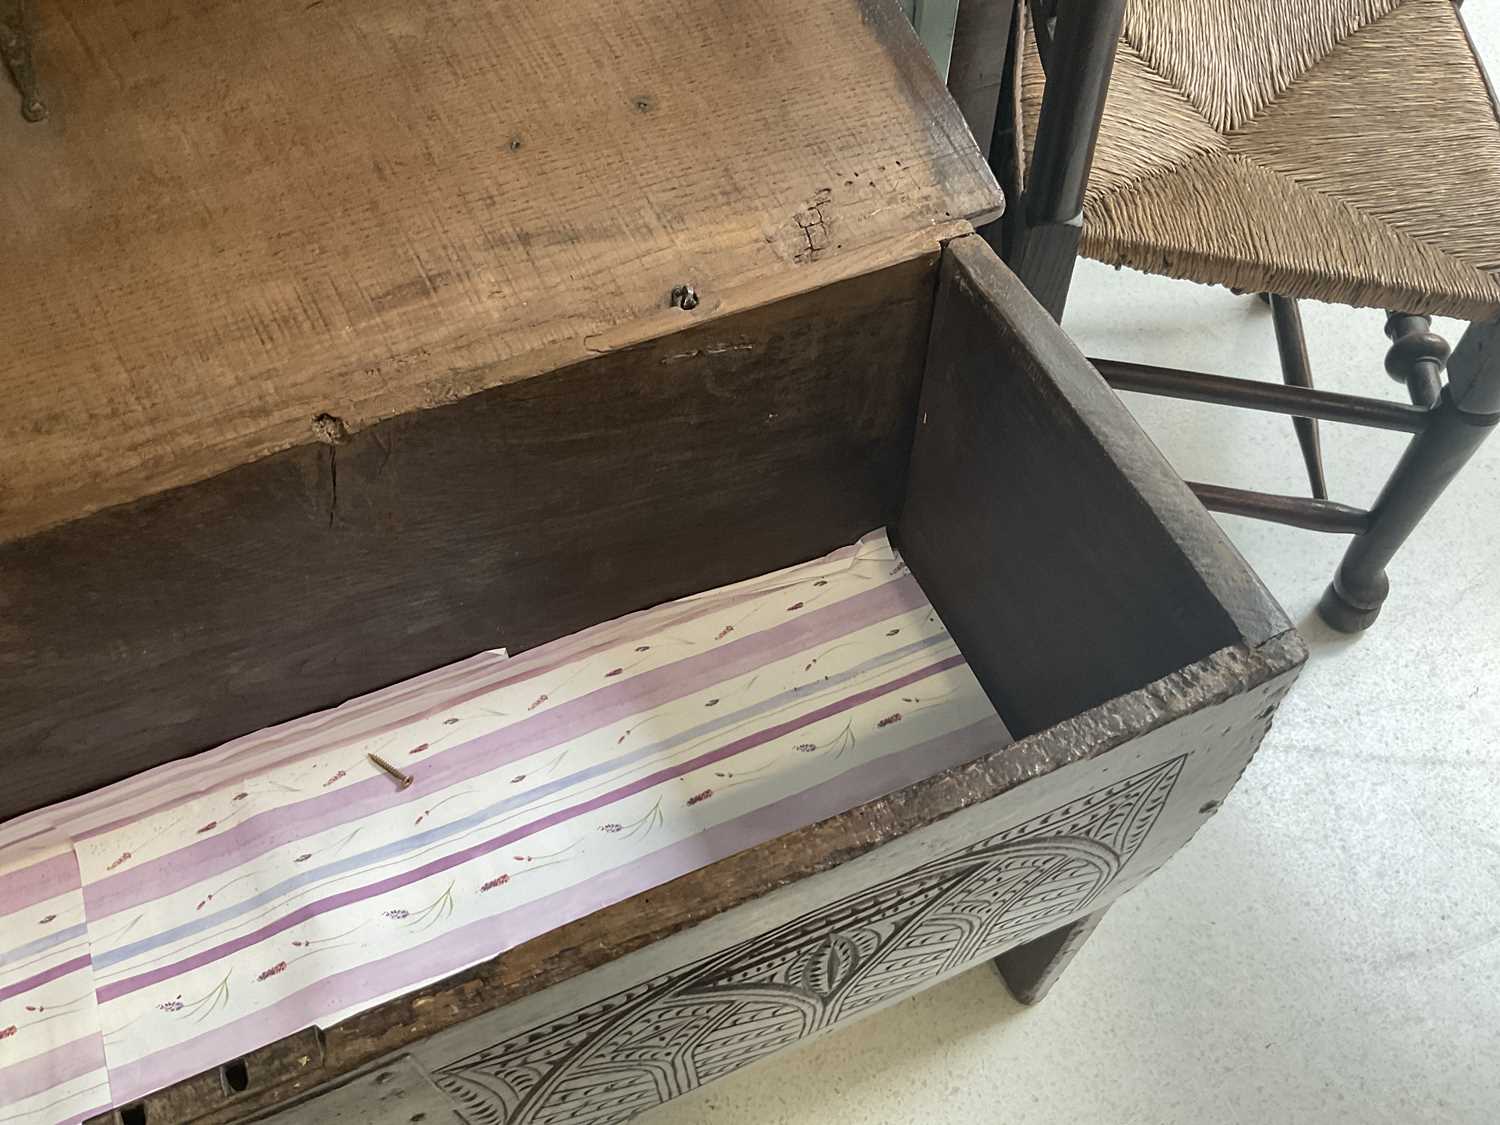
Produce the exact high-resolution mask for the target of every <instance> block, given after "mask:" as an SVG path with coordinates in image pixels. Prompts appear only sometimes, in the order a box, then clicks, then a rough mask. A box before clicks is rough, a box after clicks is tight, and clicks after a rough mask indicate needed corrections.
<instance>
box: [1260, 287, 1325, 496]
mask: <svg viewBox="0 0 1500 1125" xmlns="http://www.w3.org/2000/svg"><path fill="white" fill-rule="evenodd" d="M1266 301H1267V303H1269V304H1270V306H1271V317H1272V321H1273V323H1274V325H1275V328H1276V350H1277V352H1278V353H1279V354H1280V356H1281V378H1282V381H1283V382H1284V383H1286V384H1287V386H1289V387H1311V386H1312V385H1313V380H1312V365H1311V364H1310V363H1308V361H1307V340H1306V338H1305V337H1304V336H1303V335H1302V310H1301V309H1299V308H1298V307H1297V302H1296V300H1295V299H1294V298H1292V297H1281V296H1278V295H1277V294H1275V293H1272V294H1268V295H1267V297H1266ZM1292 425H1293V427H1295V429H1296V431H1297V444H1298V445H1300V446H1301V447H1302V461H1303V463H1304V464H1305V465H1306V466H1307V482H1308V484H1309V485H1310V486H1311V487H1312V494H1313V499H1314V500H1327V499H1328V480H1327V478H1326V477H1325V476H1324V475H1323V444H1322V442H1321V440H1319V437H1318V420H1317V419H1316V418H1293V419H1292Z"/></svg>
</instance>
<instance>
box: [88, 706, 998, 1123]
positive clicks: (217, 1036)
mask: <svg viewBox="0 0 1500 1125" xmlns="http://www.w3.org/2000/svg"><path fill="white" fill-rule="evenodd" d="M1010 742H1011V738H1010V735H1009V734H1008V733H1007V731H1006V729H1005V725H1004V724H1003V723H1002V722H1001V721H1000V718H999V716H995V715H991V716H988V717H986V718H984V719H982V720H980V721H979V722H977V723H974V724H971V725H970V726H968V727H965V728H963V729H961V730H958V731H953V732H951V733H948V734H944V735H940V736H939V737H937V738H934V739H931V740H929V741H928V742H925V743H923V744H921V745H918V746H913V747H910V748H908V749H906V750H904V751H901V752H900V753H896V754H890V755H887V756H886V757H884V758H880V759H877V760H876V761H874V762H870V763H867V764H865V765H863V766H860V767H857V768H856V769H853V770H849V771H848V772H846V773H844V774H841V775H839V776H838V777H834V778H831V779H830V780H828V781H825V782H823V783H821V784H819V785H816V786H813V787H812V788H810V789H806V790H804V791H802V792H800V793H796V794H793V795H791V796H788V797H785V798H783V799H782V800H780V801H777V802H775V803H773V804H770V805H767V806H765V807H763V808H758V809H753V810H751V811H750V812H747V813H744V814H743V815H741V816H739V817H736V818H735V819H733V820H728V821H725V822H724V823H722V824H718V825H715V826H714V827H712V828H710V829H708V830H707V831H706V832H703V833H701V834H699V835H697V836H693V837H690V838H688V839H686V840H680V841H678V842H677V843H675V844H671V845H668V846H667V847H665V848H662V849H660V850H658V851H656V852H653V853H651V854H650V855H647V856H645V857H643V858H641V859H639V860H636V861H634V862H632V863H630V864H628V865H626V866H625V867H623V868H620V869H617V870H614V871H606V872H602V873H600V874H598V875H596V876H594V877H593V878H591V879H588V880H586V881H584V882H582V883H579V884H577V885H574V886H570V887H567V888H564V889H563V890H560V891H557V892H554V893H553V894H551V895H547V896H545V897H543V898H541V899H538V900H536V901H534V902H530V903H527V904H525V905H524V906H521V907H517V908H516V909H514V910H510V911H507V912H505V913H502V914H497V915H494V916H492V917H489V918H484V919H480V920H478V921H475V922H471V923H469V924H468V925H466V926H463V927H461V928H459V929H457V930H454V931H452V932H451V933H448V934H444V935H443V936H442V937H439V938H434V939H433V940H432V941H429V942H427V943H426V944H424V945H419V946H416V947H414V948H412V949H407V950H404V951H402V952H400V953H396V954H393V955H392V956H390V957H386V958H383V959H381V960H379V961H373V962H371V963H369V964H366V965H360V966H357V967H355V968H352V969H348V970H345V971H344V972H342V973H335V974H332V975H331V976H328V977H325V978H324V979H322V980H320V981H318V982H317V983H315V984H311V985H308V986H307V987H306V988H304V989H302V990H301V991H299V992H295V993H293V994H292V995H290V996H287V997H285V998H284V999H282V1000H279V1001H277V1002H276V1003H275V1004H273V1005H270V1006H268V1007H266V1008H263V1009H261V1010H260V1011H257V1012H254V1013H252V1014H250V1015H247V1016H242V1017H241V1018H240V1019H238V1020H235V1021H234V1022H233V1023H229V1024H226V1025H224V1026H223V1027H221V1028H217V1029H215V1030H214V1031H211V1032H208V1033H207V1034H205V1035H202V1036H200V1037H198V1038H197V1039H192V1040H188V1041H186V1042H184V1043H181V1044H177V1045H174V1046H173V1047H171V1048H170V1049H167V1050H161V1051H157V1052H155V1053H154V1054H151V1055H147V1056H145V1057H143V1058H140V1059H137V1060H135V1061H133V1062H130V1063H127V1064H125V1065H124V1066H121V1067H119V1068H118V1069H116V1070H115V1071H114V1072H113V1073H112V1074H111V1080H112V1083H113V1088H114V1091H115V1098H116V1101H117V1104H118V1103H122V1102H127V1101H130V1100H132V1099H134V1098H138V1097H141V1096H143V1095H145V1094H149V1093H151V1092H153V1091H155V1090H158V1089H161V1088H162V1087H163V1086H167V1085H170V1084H171V1083H173V1082H176V1081H178V1080H179V1079H181V1078H183V1077H185V1076H187V1075H190V1074H194V1073H197V1072H198V1071H200V1070H204V1069H206V1068H208V1067H211V1066H216V1065H218V1064H219V1063H220V1062H222V1061H223V1060H224V1059H227V1058H234V1057H235V1056H237V1055H241V1054H244V1053H245V1052H246V1051H249V1050H253V1049H254V1048H256V1047H259V1046H262V1045H263V1044H265V1043H268V1042H272V1041H274V1040H276V1039H279V1038H280V1037H282V1036H284V1035H290V1034H291V1033H292V1032H295V1031H300V1030H302V1029H303V1028H305V1027H307V1026H309V1025H311V1024H316V1023H318V1022H319V1021H320V1020H325V1019H326V1018H327V1016H328V1015H329V1014H330V1013H340V1012H350V1011H362V1010H365V1009H366V1008H369V1007H372V1006H373V1005H374V1004H376V1003H379V1002H380V1001H381V1000H382V999H385V998H387V997H391V996H397V995H400V994H401V993H404V992H406V991H409V990H410V989H413V988H418V987H421V986H422V985H425V984H429V983H431V982H432V981H435V980H441V979H442V978H443V977H445V976H448V975H450V974H452V973H455V972H458V971H460V970H462V969H464V968H467V967H468V966H470V965H476V964H479V963H480V962H482V961H486V960H489V959H490V958H492V957H496V956H498V955H500V954H502V953H504V952H505V951H506V950H509V949H513V948H515V947H516V946H518V945H520V944H521V943H523V942H526V941H530V940H531V939H532V938H534V937H537V936H538V935H540V934H543V933H546V932H548V931H550V930H554V929H556V928H557V927H559V926H562V925H564V924H566V923H568V922H571V921H574V920H576V919H578V918H582V917H585V916H586V915H588V914H592V913H593V912H594V911H596V910H602V909H604V908H605V907H607V906H613V905H614V904H615V903H618V902H623V901H624V900H625V899H627V898H630V897H631V896H632V895H637V894H641V893H643V892H645V891H649V890H651V889H653V888H655V887H659V886H661V885H662V884H664V883H667V882H670V881H671V880H673V879H676V878H678V877H679V876H682V875H685V874H687V873H689V872H691V871H695V870H697V869H698V868H700V867H703V866H706V865H707V864H709V863H713V862H715V861H717V860H720V859H723V858H725V857H726V856H730V855H733V854H734V853H736V852H740V851H743V850H745V849H746V848H751V847H754V846H756V845H757V844H762V843H764V842H765V841H767V840H770V839H773V838H775V837H776V836H779V835H781V834H783V833H785V832H790V831H792V830H793V829H796V828H800V827H803V826H805V825H809V824H814V823H816V822H818V821H820V820H823V819H826V818H827V817H830V816H836V815H838V814H839V813H842V812H846V811H848V810H849V809H851V808H855V807H857V806H858V805H861V804H864V803H865V802H867V801H872V800H874V799H876V798H877V797H881V796H884V795H885V794H887V793H891V792H894V791H895V790H897V789H900V788H902V787H904V786H907V785H911V784H913V783H915V782H917V781H920V780H921V779H923V778H926V777H931V776H932V775H933V774H935V773H939V772H941V771H943V770H945V769H949V768H951V767H953V766H956V765H961V764H962V763H964V762H968V761H972V760H973V759H975V758H977V757H979V756H980V755H981V754H984V753H988V752H993V751H995V750H999V749H1002V748H1003V747H1005V746H1007V745H1009V743H1010Z"/></svg>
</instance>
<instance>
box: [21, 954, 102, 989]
mask: <svg viewBox="0 0 1500 1125" xmlns="http://www.w3.org/2000/svg"><path fill="white" fill-rule="evenodd" d="M89 965H90V961H89V955H88V954H87V953H85V954H83V956H81V957H74V958H73V959H72V960H71V961H63V962H62V963H61V964H57V965H53V966H52V967H51V968H50V969H43V970H42V971H41V972H39V973H36V974H34V975H32V976H29V977H25V978H23V979H21V980H18V981H16V982H15V983H13V984H7V985H6V986H5V987H3V988H0V1000H9V999H10V998H11V997H12V996H20V995H21V994H22V993H23V992H30V991H31V990H32V989H33V988H41V987H42V985H44V984H51V983H52V982H53V981H55V980H57V979H58V978H60V977H65V976H67V975H68V974H69V973H76V972H78V970H79V969H87V968H88V967H89Z"/></svg>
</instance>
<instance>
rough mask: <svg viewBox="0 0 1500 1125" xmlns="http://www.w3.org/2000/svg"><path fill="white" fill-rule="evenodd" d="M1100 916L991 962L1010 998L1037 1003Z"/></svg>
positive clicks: (1099, 913)
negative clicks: (1008, 991)
mask: <svg viewBox="0 0 1500 1125" xmlns="http://www.w3.org/2000/svg"><path fill="white" fill-rule="evenodd" d="M1103 917H1104V911H1103V910H1099V911H1096V912H1094V913H1093V914H1088V915H1085V916H1084V917H1082V918H1080V919H1078V921H1076V922H1072V923H1069V924H1068V925H1066V926H1062V927H1060V928H1058V929H1056V930H1051V931H1049V932H1048V933H1045V934H1043V935H1042V936H1041V937H1038V938H1032V939H1031V940H1030V941H1028V942H1026V943H1025V944H1024V945H1018V946H1016V947H1015V948H1014V949H1009V950H1006V951H1005V952H1004V953H1002V954H1000V956H998V957H996V958H995V960H994V961H993V962H992V963H993V964H994V966H995V971H996V972H998V973H999V974H1000V979H1001V980H1003V981H1004V982H1005V987H1006V988H1008V989H1009V990H1010V994H1011V995H1012V996H1014V997H1015V998H1016V999H1017V1000H1019V1001H1020V1002H1021V1003H1023V1004H1036V1003H1038V1002H1040V1001H1041V999H1042V998H1043V997H1044V996H1046V995H1047V993H1048V991H1049V990H1050V989H1051V988H1052V986H1053V985H1054V984H1056V983H1057V978H1058V977H1060V976H1062V972H1063V970H1064V969H1066V968H1067V967H1068V963H1069V962H1070V961H1072V960H1073V957H1074V955H1075V954H1076V953H1077V952H1078V951H1079V950H1080V949H1082V948H1083V943H1084V942H1085V941H1087V940H1088V936H1089V935H1090V934H1091V933H1093V932H1094V927H1095V926H1097V925H1098V924H1099V920H1100V919H1101V918H1103Z"/></svg>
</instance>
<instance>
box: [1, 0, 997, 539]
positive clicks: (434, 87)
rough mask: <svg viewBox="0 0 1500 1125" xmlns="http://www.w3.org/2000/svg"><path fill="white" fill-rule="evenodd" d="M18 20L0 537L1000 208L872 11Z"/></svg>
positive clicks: (907, 48)
mask: <svg viewBox="0 0 1500 1125" xmlns="http://www.w3.org/2000/svg"><path fill="white" fill-rule="evenodd" d="M36 7H37V19H36V23H37V32H36V43H35V57H36V64H37V68H38V72H39V77H40V81H41V83H42V85H43V88H44V93H45V97H46V101H47V104H48V106H49V108H50V110H51V115H50V117H49V119H48V120H47V121H45V122H42V123H38V124H30V123H27V122H24V121H22V120H21V119H20V117H19V115H18V114H16V113H10V112H4V113H0V154H3V160H0V164H3V171H0V263H3V265H4V268H3V270H0V401H3V402H4V403H5V409H4V410H3V411H0V542H4V541H6V540H10V539H15V538H18V537H21V536H23V535H26V534H28V533H31V532H35V531H37V530H39V529H42V528H45V527H48V526H52V525H55V524H58V523H61V522H64V521H67V520H69V519H73V518H75V517H78V516H80V515H82V514H85V513H88V512H91V511H94V510H97V509H100V508H103V507H107V506H110V505H114V504H119V503H122V502H125V501H130V500H134V499H138V498H141V497H145V496H150V495H154V494H156V493H158V492H160V491H162V490H164V489H166V488H170V487H173V486H177V485H182V484H185V483H188V482H191V481H196V480H201V479H203V478H206V477H209V476H212V475H214V474H216V473H219V472H222V471H224V470H226V469H230V468H233V467H235V466H239V465H242V464H245V463H247V462H249V461H253V460H255V459H257V458H259V457H263V456H265V455H266V454H269V453H272V452H275V451H278V450H283V449H287V448H290V447H293V446H308V445H309V444H310V443H311V442H313V440H314V438H315V436H316V435H315V431H314V425H315V423H314V420H315V419H316V418H318V417H319V416H320V415H323V414H329V415H333V416H336V417H337V418H339V419H341V420H342V422H343V424H344V425H345V426H346V427H347V428H348V429H349V430H350V431H357V430H359V429H361V428H363V427H365V426H367V425H369V424H370V423H372V422H374V421H376V420H379V419H383V418H389V417H392V416H395V415H400V414H404V413H408V412H410V411H413V410H417V409H421V408H426V407H432V406H435V405H440V404H443V403H447V402H452V401H454V400H456V399H460V398H463V397H465V396H467V395H470V394H473V393H475V392H477V391H481V390H484V389H486V388H488V387H492V386H495V385H498V384H501V383H506V382H510V381H515V380H519V379H523V378H526V377H529V376H532V375H535V374H538V373H540V372H544V371H549V370H552V369H555V368H557V367H559V366H562V365H564V364H566V363H569V362H573V361H576V360H579V359H581V358H584V357H587V356H588V355H590V354H592V353H593V352H594V351H595V350H597V348H598V347H599V346H600V345H599V341H600V340H601V339H604V338H609V337H611V336H612V335H618V334H620V333H622V332H623V333H625V334H626V335H629V334H630V333H631V326H632V325H636V324H638V323H640V322H642V321H649V320H652V318H655V317H657V316H659V314H660V313H662V312H663V311H666V310H667V308H668V301H669V294H670V292H671V290H672V288H673V287H674V286H676V285H679V284H691V285H693V286H694V287H695V289H696V290H697V291H698V292H699V294H701V296H702V304H701V306H700V308H699V309H698V310H696V311H695V312H694V313H693V314H692V315H693V316H695V317H697V318H699V319H704V318H708V317H711V316H713V315H714V312H715V309H716V308H717V307H718V306H719V303H720V302H721V300H722V299H723V295H724V294H725V293H726V292H728V291H729V290H731V289H735V288H743V287H745V286H748V285H758V286H760V287H761V292H762V293H764V294H768V295H770V296H775V295H776V294H778V293H779V294H781V295H785V294H787V293H791V292H796V291H799V290H801V289H804V288H807V287H808V285H809V281H810V277H809V274H808V267H809V266H810V265H813V264H818V263H830V262H831V263H841V262H843V261H846V260H847V261H849V262H850V263H851V265H854V264H856V259H857V252H859V251H862V250H863V251H866V252H868V251H870V250H871V248H874V247H879V246H880V245H882V244H884V243H885V242H887V241H888V240H890V239H892V238H898V239H899V238H903V237H906V236H909V235H911V234H912V232H914V231H916V230H919V229H922V228H925V227H928V226H931V225H933V224H937V223H944V222H947V221H950V220H954V219H969V220H973V221H975V222H980V221H983V220H985V219H987V218H988V217H990V216H992V215H993V214H994V213H995V212H996V211H997V210H998V208H999V206H1000V197H999V194H998V190H997V188H996V186H995V184H994V181H993V178H992V177H991V175H990V173H989V171H988V169H987V168H986V167H985V164H984V161H983V159H982V158H981V157H980V155H979V152H978V151H977V149H976V148H975V146H974V144H973V142H972V140H971V138H970V137H969V135H968V131H967V129H966V128H965V126H964V123H963V119H962V118H961V116H960V115H959V113H958V111H957V110H956V108H955V107H954V105H953V103H952V101H951V100H950V99H949V98H948V96H947V94H946V92H945V91H944V89H943V87H942V84H941V83H940V82H939V80H938V78H937V76H936V74H935V73H934V72H933V71H932V69H931V65H930V62H929V61H928V60H927V58H926V55H925V53H924V52H923V51H922V48H921V46H920V44H919V43H918V41H917V40H916V38H915V36H914V35H913V34H912V32H911V30H910V28H909V26H907V25H906V23H905V21H904V20H903V19H902V17H901V15H900V12H899V9H898V7H897V5H896V4H895V3H894V0H815V2H811V3H809V2H805V0H735V2H730V0H717V2H705V3H686V4H666V3H661V2H659V0H612V2H610V3H557V2H555V0H506V2H501V0H358V2H351V0H311V2H309V0H259V2H257V3H239V2H231V0H203V2H195V3H191V4H188V3H180V2H176V0H119V2H117V3H109V4H100V3H97V2H95V0H48V2H47V3H45V4H40V5H37V6H36ZM859 268H860V269H863V268H864V266H860V267H859ZM313 448H316V447H315V446H314V447H313Z"/></svg>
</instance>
